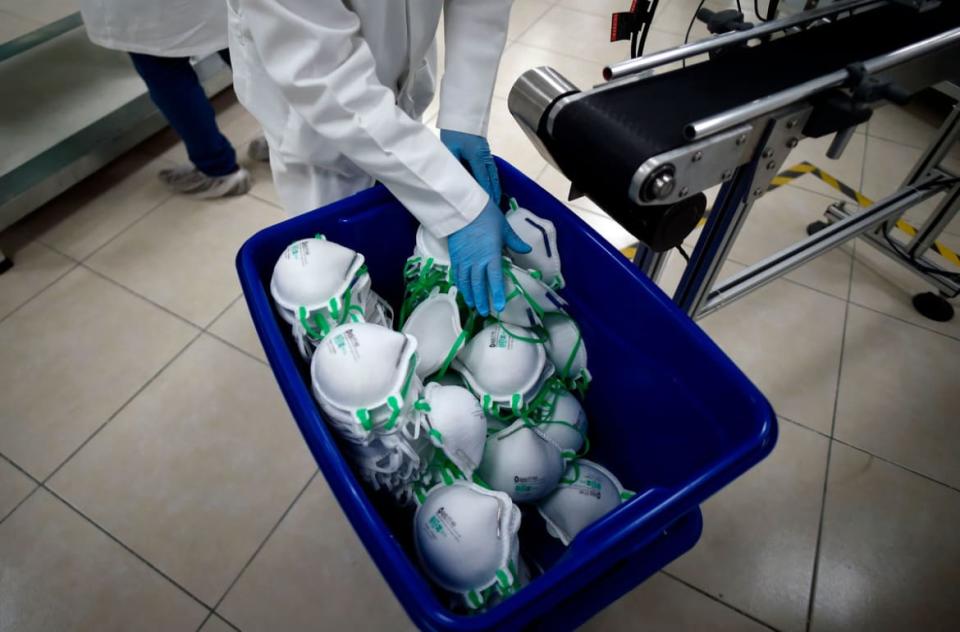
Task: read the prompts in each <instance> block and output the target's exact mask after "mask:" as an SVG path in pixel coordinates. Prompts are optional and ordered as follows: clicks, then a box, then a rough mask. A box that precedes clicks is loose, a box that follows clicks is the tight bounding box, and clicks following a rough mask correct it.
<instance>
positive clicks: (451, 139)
mask: <svg viewBox="0 0 960 632" xmlns="http://www.w3.org/2000/svg"><path fill="white" fill-rule="evenodd" d="M440 141H441V142H442V143H443V144H444V145H446V146H447V149H449V150H450V153H451V154H453V157H454V158H456V159H457V160H459V161H460V162H461V163H466V166H467V167H468V168H469V169H470V172H471V173H472V174H473V177H474V178H475V179H476V180H477V183H478V184H479V185H480V186H481V187H483V190H484V191H486V192H487V194H488V195H489V196H490V199H491V200H493V203H494V204H499V203H500V177H499V176H498V175H497V165H496V164H495V163H494V162H493V155H492V154H491V153H490V145H489V144H487V139H486V138H484V137H483V136H477V135H476V134H466V133H464V132H455V131H453V130H451V129H442V130H440Z"/></svg>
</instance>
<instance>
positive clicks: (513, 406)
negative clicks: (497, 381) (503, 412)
mask: <svg viewBox="0 0 960 632" xmlns="http://www.w3.org/2000/svg"><path fill="white" fill-rule="evenodd" d="M510 410H511V411H513V414H514V415H517V416H518V417H519V416H521V415H523V397H521V396H520V393H514V394H513V395H512V396H511V397H510Z"/></svg>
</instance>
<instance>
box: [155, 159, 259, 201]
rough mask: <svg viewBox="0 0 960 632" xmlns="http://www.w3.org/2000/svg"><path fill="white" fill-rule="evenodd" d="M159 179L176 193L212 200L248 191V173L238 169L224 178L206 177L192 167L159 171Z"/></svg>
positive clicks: (241, 168)
mask: <svg viewBox="0 0 960 632" xmlns="http://www.w3.org/2000/svg"><path fill="white" fill-rule="evenodd" d="M159 175H160V179H161V180H162V181H163V182H164V184H166V185H167V186H168V187H170V188H171V189H173V190H174V191H176V192H177V193H185V194H187V195H194V196H196V197H198V198H203V199H212V198H220V197H227V196H231V195H243V194H244V193H246V192H247V191H249V190H250V186H251V178H250V172H248V171H247V170H246V169H244V168H243V167H240V168H239V169H237V170H236V171H234V172H233V173H228V174H227V175H225V176H208V175H207V174H205V173H203V172H202V171H200V170H199V169H197V168H196V167H194V166H193V165H183V166H180V167H174V168H172V169H163V170H161V171H160V174H159Z"/></svg>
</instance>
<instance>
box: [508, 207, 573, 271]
mask: <svg viewBox="0 0 960 632" xmlns="http://www.w3.org/2000/svg"><path fill="white" fill-rule="evenodd" d="M510 207H511V209H512V210H511V211H510V212H508V213H507V221H508V222H509V223H510V227H511V228H513V230H514V232H515V233H517V234H518V235H519V236H520V238H521V239H523V241H525V242H526V243H528V244H530V247H531V248H532V250H531V251H530V252H529V253H527V254H519V253H516V252H512V251H511V252H510V258H511V259H513V261H514V263H516V264H517V265H518V266H519V267H521V268H523V269H525V270H537V271H538V272H540V274H541V275H542V277H543V282H544V283H546V284H547V285H548V286H550V287H552V288H557V289H559V288H562V287H563V276H562V275H561V274H560V253H559V251H558V250H557V229H556V228H555V227H554V225H553V222H551V221H550V220H548V219H543V218H542V217H539V216H537V215H534V214H533V213H532V212H530V211H529V210H527V209H525V208H520V207H519V206H517V202H516V200H513V199H511V200H510Z"/></svg>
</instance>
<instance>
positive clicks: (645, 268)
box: [633, 243, 668, 283]
mask: <svg viewBox="0 0 960 632" xmlns="http://www.w3.org/2000/svg"><path fill="white" fill-rule="evenodd" d="M667 255H668V253H666V252H654V251H653V250H652V249H651V248H650V247H649V246H647V245H645V244H643V243H639V244H637V252H636V253H635V254H634V255H633V263H634V265H636V266H637V267H638V268H640V271H641V272H643V273H644V274H646V275H647V277H648V278H649V279H650V280H651V281H653V282H654V283H657V282H659V281H660V275H661V274H662V273H663V267H664V266H665V265H666V263H667Z"/></svg>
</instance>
